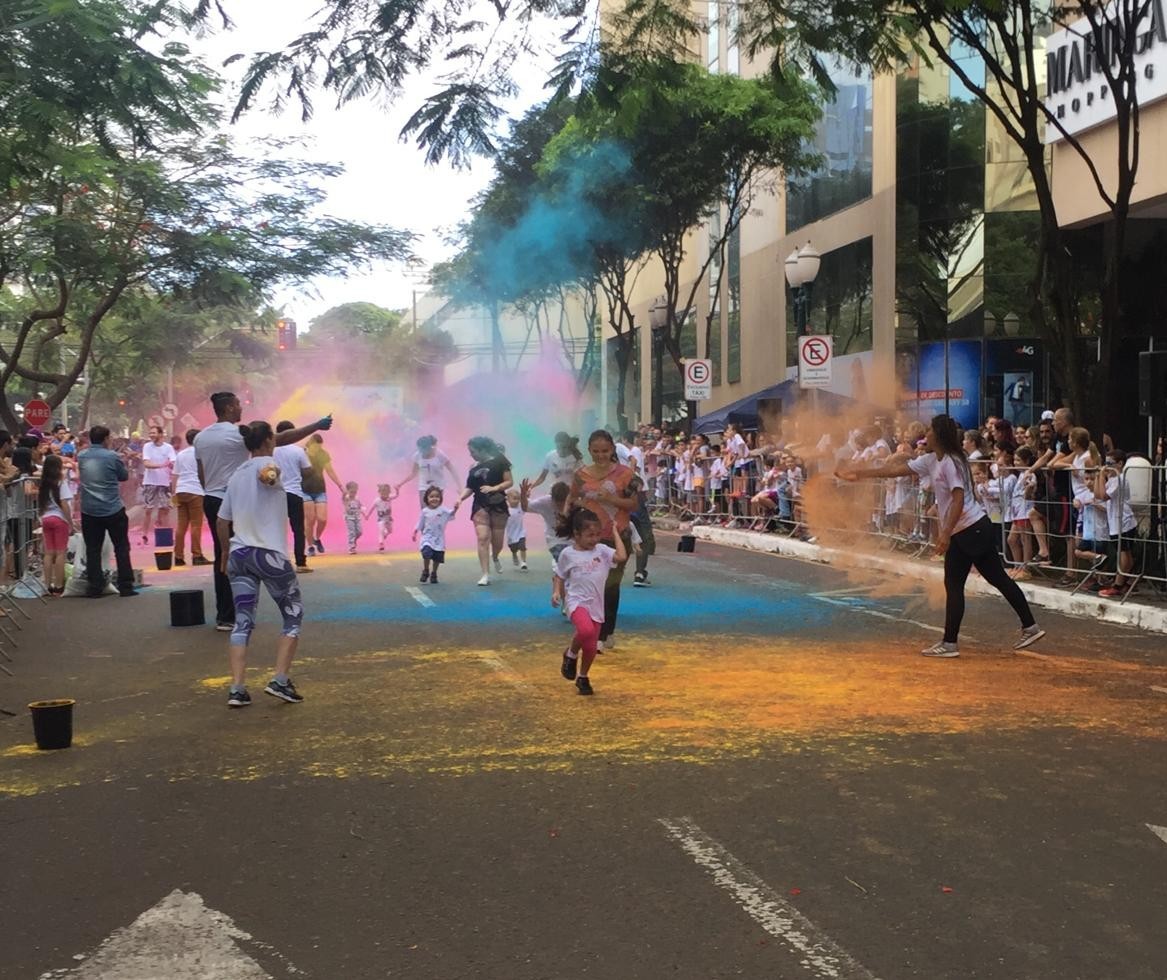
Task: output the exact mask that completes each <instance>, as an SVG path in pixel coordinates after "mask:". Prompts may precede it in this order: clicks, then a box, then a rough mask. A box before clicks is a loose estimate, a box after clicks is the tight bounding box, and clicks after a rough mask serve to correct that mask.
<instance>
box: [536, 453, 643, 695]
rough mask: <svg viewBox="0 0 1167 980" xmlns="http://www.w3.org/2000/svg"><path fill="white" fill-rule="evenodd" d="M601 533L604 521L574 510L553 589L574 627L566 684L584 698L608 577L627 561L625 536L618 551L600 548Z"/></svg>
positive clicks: (564, 530)
mask: <svg viewBox="0 0 1167 980" xmlns="http://www.w3.org/2000/svg"><path fill="white" fill-rule="evenodd" d="M613 451H614V450H613ZM601 528H602V525H601V521H600V518H599V517H597V516H596V514H595V513H594V512H593V511H591V510H587V509H586V508H584V507H578V506H577V507H575V508H573V509H572V510H571V512H570V513H569V514H568V515H567V516H565V517H564V518H563V520H562V522H561V524H560V528H559V534H560V535H561V536H564V537H566V536H568V535H570V537H571V544H570V545H568V546H567V547H566V548H564V549H563V551H561V552H560V554H559V559H558V561H556V563H555V576H554V578H553V579H552V585H551V605H552V606H559V605H560V603H563V604H564V607H565V608H566V609H567V615H568V618H569V619H570V620H571V624H572V626H574V627H575V635H574V636H573V637H572V639H571V644H570V645H569V646H568V648H567V649H566V650H565V651H564V653H563V664H562V666H561V667H560V673H561V674H562V675H563V676H564V678H565V679H566V680H569V681H575V688H576V691H578V692H579V693H580V694H591V693H593V692H592V685H591V681H590V680H589V679H588V672H589V670H590V669H591V666H592V661H593V660H595V659H596V653H597V650H598V647H599V637H600V632H601V630H602V629H603V625H604V622H605V619H604V614H605V607H606V605H607V602H606V601H605V600H606V586H607V580H608V576H609V575H610V574H611V573H612V571H613V570H614V569H615V568H616V567H617V566H621V567H622V566H623V565H624V564H625V563H626V562H627V561H628V552H627V550H626V549H625V547H624V541H623V539H622V538H621V536H620V535H617V536H616V537H615V539H614V541H615V547H614V548H613V547H609V546H608V545H606V544H601V543H600V535H601Z"/></svg>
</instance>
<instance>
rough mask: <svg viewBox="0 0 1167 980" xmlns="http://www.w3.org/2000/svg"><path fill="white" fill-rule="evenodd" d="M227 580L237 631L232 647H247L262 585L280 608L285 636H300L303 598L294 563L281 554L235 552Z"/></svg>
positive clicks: (255, 550) (250, 550) (257, 550)
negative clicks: (229, 583) (232, 600)
mask: <svg viewBox="0 0 1167 980" xmlns="http://www.w3.org/2000/svg"><path fill="white" fill-rule="evenodd" d="M227 577H228V578H229V579H230V580H231V594H232V595H233V596H234V597H235V629H234V630H232V632H231V645H232V646H241V647H245V646H247V642H248V640H250V639H251V631H252V630H253V629H255V610H256V606H258V604H259V583H260V582H262V583H263V584H264V585H265V586H267V591H268V593H269V594H270V595H271V597H272V598H273V599H275V601H276V605H277V606H279V607H280V615H281V616H283V618H284V628H283V635H284V636H299V635H300V626H301V625H302V624H303V622H304V603H303V600H302V599H301V597H300V580H299V579H297V578H296V570H295V569H294V568H293V567H292V563H291V562H290V561H288V559H287V558H286V557H285V556H284V555H281V554H280V553H279V552H278V551H269V550H268V549H267V548H236V549H235V550H233V551H232V552H231V554H230V557H228V559H227Z"/></svg>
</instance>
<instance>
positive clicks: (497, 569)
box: [494, 558, 502, 575]
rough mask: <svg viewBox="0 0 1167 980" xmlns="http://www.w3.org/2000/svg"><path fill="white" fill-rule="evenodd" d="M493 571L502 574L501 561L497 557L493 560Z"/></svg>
mask: <svg viewBox="0 0 1167 980" xmlns="http://www.w3.org/2000/svg"><path fill="white" fill-rule="evenodd" d="M494 571H495V574H496V575H501V574H502V562H501V561H499V560H498V559H497V558H496V559H495V560H494Z"/></svg>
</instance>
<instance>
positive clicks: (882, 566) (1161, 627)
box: [658, 520, 1167, 633]
mask: <svg viewBox="0 0 1167 980" xmlns="http://www.w3.org/2000/svg"><path fill="white" fill-rule="evenodd" d="M670 523H671V522H669V521H667V520H665V521H661V522H659V525H658V526H659V527H660V529H661V530H662V531H665V530H673V528H671V527H669V524H670ZM677 530H678V531H679V532H680V533H685V532H684V531H681V530H680V526H679V525H678V526H677ZM689 533H691V534H692V535H693V536H694V537H695V538H697V539H698V540H701V541H709V542H711V543H713V544H720V545H728V546H729V547H733V548H745V549H747V550H749V551H763V552H768V553H770V554H775V555H780V556H782V557H784V558H799V559H802V560H803V561H814V562H820V563H822V564H824V565H843V566H847V565H853V564H854V562H855V557H856V556H855V554H854V553H849V552H843V551H841V550H839V549H837V548H831V547H826V546H823V545H818V544H809V543H808V542H806V541H796V540H794V539H792V538H788V537H785V536H783V535H780V534H766V533H763V532H761V531H743V530H738V529H736V528H725V527H708V526H703V525H699V526H697V527H694V528H693V529H692V531H691V532H689ZM862 560H863V566H864V568H865V569H878V570H881V571H885V572H888V573H889V574H891V575H906V576H908V577H910V578H915V579H919V580H920V581H931V582H936V583H939V582H941V581H942V580H943V577H944V569H943V566H941V565H939V564H934V563H932V562H924V561H917V560H915V559H912V558H908V557H906V556H904V555H901V554H898V553H896V552H887V553H878V552H872V553H863V555H862ZM1017 584H1018V585H1019V586H1020V587H1021V591H1022V592H1024V593H1025V597H1026V599H1028V600H1029V602H1030V604H1031V605H1034V606H1041V607H1043V608H1045V609H1054V610H1056V611H1057V612H1060V613H1065V614H1066V615H1067V616H1078V617H1080V618H1083V619H1093V620H1098V621H1100V622H1104V623H1114V624H1116V625H1119V626H1134V627H1137V628H1139V629H1144V630H1149V631H1151V632H1155V633H1167V604H1162V603H1160V604H1151V603H1148V602H1140V601H1138V597H1132V598H1131V599H1128V600H1127V601H1126V602H1119V601H1118V600H1116V599H1100V598H1099V597H1098V596H1096V595H1093V594H1091V593H1081V592H1080V593H1078V594H1077V595H1071V594H1070V593H1069V592H1068V591H1066V590H1065V589H1058V588H1054V587H1053V586H1051V585H1041V584H1038V583H1036V582H1033V581H1029V582H1018V583H1017ZM967 588H968V591H969V592H971V593H974V594H977V595H996V594H997V591H996V589H994V588H993V587H992V586H991V585H989V584H987V583H986V582H984V581H983V580H982V579H980V578H979V577H977V576H975V575H973V576H970V577H969V580H968V586H967Z"/></svg>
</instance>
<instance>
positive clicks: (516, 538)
mask: <svg viewBox="0 0 1167 980" xmlns="http://www.w3.org/2000/svg"><path fill="white" fill-rule="evenodd" d="M526 537H527V529H526V528H525V527H523V508H522V507H508V508H507V527H506V542H507V544H508V545H511V544H518V543H519V542H520V541H522V540H524V539H525V538H526Z"/></svg>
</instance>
